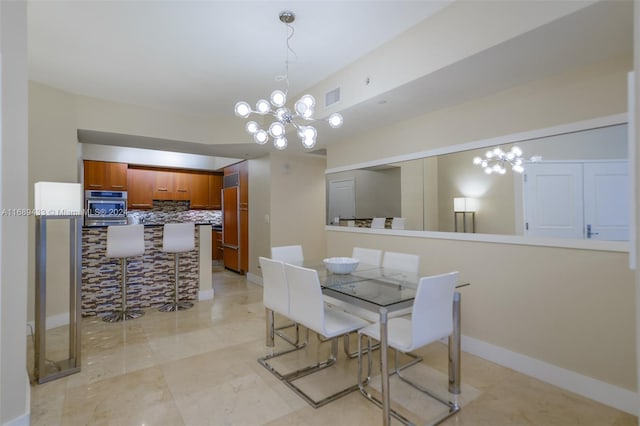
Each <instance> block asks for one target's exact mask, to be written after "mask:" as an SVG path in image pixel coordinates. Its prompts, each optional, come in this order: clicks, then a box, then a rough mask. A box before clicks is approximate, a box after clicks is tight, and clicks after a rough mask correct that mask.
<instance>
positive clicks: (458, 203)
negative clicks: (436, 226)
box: [453, 197, 478, 212]
mask: <svg viewBox="0 0 640 426" xmlns="http://www.w3.org/2000/svg"><path fill="white" fill-rule="evenodd" d="M453 211H454V212H476V211H478V200H477V199H476V198H467V197H456V198H454V199H453Z"/></svg>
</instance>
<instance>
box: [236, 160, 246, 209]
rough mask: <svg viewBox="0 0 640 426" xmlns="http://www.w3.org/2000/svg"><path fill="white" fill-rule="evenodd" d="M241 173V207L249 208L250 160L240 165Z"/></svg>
mask: <svg viewBox="0 0 640 426" xmlns="http://www.w3.org/2000/svg"><path fill="white" fill-rule="evenodd" d="M238 169H239V170H238V172H239V173H240V208H249V162H248V161H243V162H242V163H240V164H239V165H238Z"/></svg>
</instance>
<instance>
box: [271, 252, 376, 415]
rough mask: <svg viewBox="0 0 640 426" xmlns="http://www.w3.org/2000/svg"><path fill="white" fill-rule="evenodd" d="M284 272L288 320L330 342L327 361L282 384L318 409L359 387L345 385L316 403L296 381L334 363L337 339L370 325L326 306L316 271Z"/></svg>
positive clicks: (294, 269) (295, 268)
mask: <svg viewBox="0 0 640 426" xmlns="http://www.w3.org/2000/svg"><path fill="white" fill-rule="evenodd" d="M284 271H285V276H286V278H287V283H288V285H289V317H290V318H291V319H292V320H293V321H296V322H297V323H298V324H301V325H303V326H305V327H307V328H308V329H309V330H312V331H314V332H315V333H316V334H317V335H318V337H319V338H323V339H329V340H331V353H330V355H329V358H327V359H326V360H325V361H321V362H320V361H318V362H317V363H315V364H312V365H309V366H307V367H304V368H301V369H299V370H297V371H295V372H293V373H290V374H287V375H286V376H285V377H284V381H285V383H286V384H287V385H288V386H289V387H290V388H291V389H292V390H293V391H294V392H296V393H297V394H298V395H299V396H301V397H302V398H303V399H304V400H305V401H307V402H308V403H309V404H310V405H311V406H312V407H314V408H317V407H321V406H323V405H325V404H327V403H329V402H331V401H334V400H336V399H338V398H340V397H342V396H344V395H346V394H348V393H350V392H352V391H354V390H357V389H358V385H357V384H354V385H351V386H348V387H347V388H344V389H341V390H339V391H337V392H334V393H332V394H331V395H329V396H326V397H324V398H322V399H321V400H315V399H313V398H312V397H311V396H309V395H308V394H307V393H305V392H304V391H303V390H302V389H301V388H299V387H298V386H296V384H295V381H296V380H298V379H300V378H302V377H308V376H309V374H313V373H316V372H318V371H321V370H323V369H325V368H328V367H330V366H332V365H333V364H335V362H336V360H337V356H338V340H337V338H338V337H340V336H343V335H346V334H348V333H351V332H352V331H356V330H358V329H360V328H362V327H365V326H367V325H368V324H369V323H368V322H367V321H365V320H363V319H361V318H358V317H356V316H354V315H350V314H348V313H346V312H344V311H341V310H338V309H333V308H331V307H329V306H326V305H325V303H324V300H323V297H322V289H321V287H320V280H319V278H318V272H317V271H316V270H314V269H308V268H303V267H300V266H296V265H290V264H285V265H284Z"/></svg>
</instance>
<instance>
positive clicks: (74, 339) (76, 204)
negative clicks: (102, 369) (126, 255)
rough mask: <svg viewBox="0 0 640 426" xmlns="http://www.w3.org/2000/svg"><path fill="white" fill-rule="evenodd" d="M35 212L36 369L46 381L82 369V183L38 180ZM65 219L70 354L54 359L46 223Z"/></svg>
mask: <svg viewBox="0 0 640 426" xmlns="http://www.w3.org/2000/svg"><path fill="white" fill-rule="evenodd" d="M34 205H35V209H34V213H35V215H36V291H35V293H36V300H35V308H36V309H35V342H34V352H35V356H34V361H35V366H34V373H35V380H37V382H38V383H45V382H48V381H51V380H54V379H58V378H60V377H64V376H68V375H70V374H73V373H77V372H79V371H80V318H81V311H80V287H81V267H82V264H81V262H82V259H81V257H82V218H83V215H82V185H81V184H79V183H60V182H37V183H36V184H35V203H34ZM51 221H65V222H68V226H69V337H68V339H69V342H68V344H69V345H68V357H67V359H64V360H58V361H52V360H49V359H48V357H47V350H46V342H47V337H46V334H47V324H46V323H47V224H48V223H49V222H51Z"/></svg>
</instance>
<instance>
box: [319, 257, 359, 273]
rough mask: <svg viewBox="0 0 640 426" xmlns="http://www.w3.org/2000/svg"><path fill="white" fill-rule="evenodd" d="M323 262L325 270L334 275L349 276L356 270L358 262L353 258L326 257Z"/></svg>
mask: <svg viewBox="0 0 640 426" xmlns="http://www.w3.org/2000/svg"><path fill="white" fill-rule="evenodd" d="M323 262H324V265H325V266H326V267H327V269H328V270H329V271H330V272H333V273H334V274H350V273H351V272H353V271H355V270H356V268H357V267H358V264H359V263H360V260H358V259H354V258H353V257H328V258H326V259H324V260H323Z"/></svg>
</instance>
